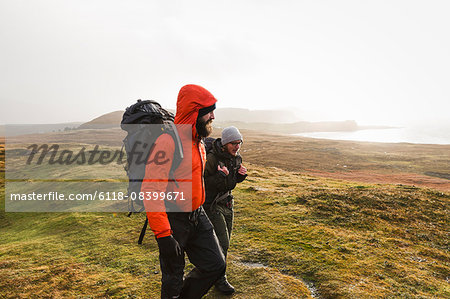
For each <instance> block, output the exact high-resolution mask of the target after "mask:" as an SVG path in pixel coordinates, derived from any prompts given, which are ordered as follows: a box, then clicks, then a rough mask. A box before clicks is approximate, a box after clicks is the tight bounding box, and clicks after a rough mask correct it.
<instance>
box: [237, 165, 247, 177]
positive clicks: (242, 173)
mask: <svg viewBox="0 0 450 299" xmlns="http://www.w3.org/2000/svg"><path fill="white" fill-rule="evenodd" d="M238 173H239V174H240V175H246V174H247V168H245V166H244V165H242V164H241V167H239V170H238Z"/></svg>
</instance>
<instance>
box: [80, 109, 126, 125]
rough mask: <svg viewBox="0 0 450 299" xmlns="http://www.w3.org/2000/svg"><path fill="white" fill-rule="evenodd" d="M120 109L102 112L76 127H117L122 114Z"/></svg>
mask: <svg viewBox="0 0 450 299" xmlns="http://www.w3.org/2000/svg"><path fill="white" fill-rule="evenodd" d="M123 112H124V111H122V110H119V111H114V112H110V113H107V114H103V115H101V116H99V117H96V118H94V119H93V120H91V121H89V122H87V123H84V124H82V125H80V126H79V127H78V129H106V128H113V127H118V126H119V125H120V121H121V120H122V115H123Z"/></svg>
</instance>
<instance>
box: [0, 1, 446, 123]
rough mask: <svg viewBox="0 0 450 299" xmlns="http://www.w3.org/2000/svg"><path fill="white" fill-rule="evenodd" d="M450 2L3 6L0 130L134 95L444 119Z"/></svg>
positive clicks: (329, 116)
mask: <svg viewBox="0 0 450 299" xmlns="http://www.w3.org/2000/svg"><path fill="white" fill-rule="evenodd" d="M449 15H450V1H410V0H405V1H395V0H389V1H380V0H377V1H361V0H355V1H317V0H314V1H299V0H293V1H286V0H284V1H283V0H277V1H275V0H272V1H267V0H240V1H234V0H228V1H211V0H210V1H174V0H172V1H162V0H161V1H150V0H142V1H138V0H132V1H115V0H67V1H65V0H28V1H23V0H0V43H1V46H0V100H1V121H0V123H58V122H72V121H87V120H90V119H92V118H94V117H97V116H99V115H101V114H104V113H108V112H112V111H115V110H122V109H124V108H125V107H126V106H127V105H129V104H131V103H132V102H133V101H135V100H136V99H138V98H143V99H155V100H158V101H160V102H161V103H162V104H163V105H164V106H166V107H169V108H174V107H175V102H176V97H177V93H178V90H179V89H180V87H181V86H183V85H185V84H189V83H195V84H200V85H202V86H204V87H205V88H207V89H208V90H210V91H211V92H212V93H213V94H214V95H215V96H216V97H217V98H218V100H219V102H218V104H217V105H218V107H239V108H249V109H283V108H289V109H292V110H294V109H295V110H296V111H298V115H299V116H300V117H301V118H302V119H305V120H347V119H354V120H356V121H357V122H358V123H360V124H405V123H410V122H418V123H424V124H425V123H427V124H429V123H430V122H431V123H432V122H435V123H439V122H445V121H447V122H448V120H449V117H448V115H449V111H450V87H449V86H450V84H449V83H450V32H449V31H450V17H449Z"/></svg>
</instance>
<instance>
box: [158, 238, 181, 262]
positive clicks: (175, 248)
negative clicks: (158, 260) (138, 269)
mask: <svg viewBox="0 0 450 299" xmlns="http://www.w3.org/2000/svg"><path fill="white" fill-rule="evenodd" d="M156 241H157V242H158V247H159V254H161V256H163V257H175V256H180V255H182V254H183V251H182V250H181V247H180V244H178V242H177V240H175V238H174V237H173V236H172V235H170V236H167V237H162V238H157V239H156Z"/></svg>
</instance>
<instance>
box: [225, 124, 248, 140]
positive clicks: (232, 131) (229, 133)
mask: <svg viewBox="0 0 450 299" xmlns="http://www.w3.org/2000/svg"><path fill="white" fill-rule="evenodd" d="M235 140H241V141H244V139H242V135H241V132H239V130H238V128H236V127H233V126H231V127H226V128H225V129H223V131H222V144H223V145H225V144H227V143H228V142H232V141H235Z"/></svg>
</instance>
